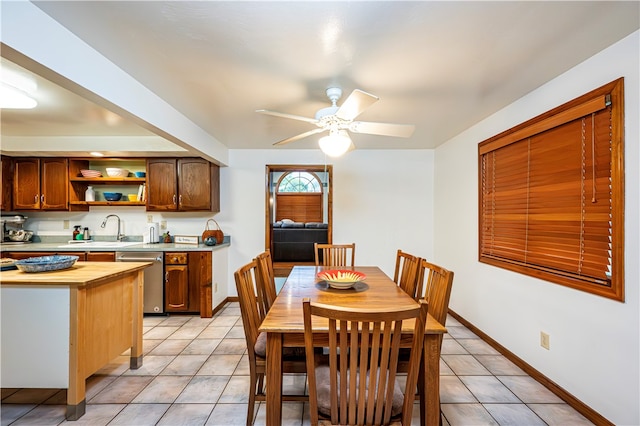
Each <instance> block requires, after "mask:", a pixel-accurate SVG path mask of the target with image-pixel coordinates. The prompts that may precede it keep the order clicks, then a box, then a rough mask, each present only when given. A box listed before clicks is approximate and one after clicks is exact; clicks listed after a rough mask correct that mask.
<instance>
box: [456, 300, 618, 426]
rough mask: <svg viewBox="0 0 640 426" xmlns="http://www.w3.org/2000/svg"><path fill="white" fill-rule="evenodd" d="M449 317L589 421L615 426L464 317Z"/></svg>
mask: <svg viewBox="0 0 640 426" xmlns="http://www.w3.org/2000/svg"><path fill="white" fill-rule="evenodd" d="M449 315H451V316H452V317H453V318H455V319H456V320H457V321H458V322H460V324H462V325H464V326H465V327H467V328H468V329H469V330H471V331H472V332H473V333H474V334H476V335H477V336H478V337H480V338H481V339H482V340H484V341H485V342H486V343H488V344H489V346H491V347H492V348H494V349H495V350H497V351H498V352H500V353H501V354H502V355H503V356H504V357H505V358H507V359H508V360H509V361H511V362H513V363H514V364H515V365H517V366H518V367H519V368H520V369H522V371H524V372H525V373H527V374H528V375H529V376H531V378H533V379H534V380H536V381H537V382H538V383H540V384H541V385H542V386H544V387H546V388H547V389H549V390H550V391H551V392H553V393H554V394H555V395H556V396H557V397H558V398H560V399H562V400H563V401H564V402H566V403H567V405H569V406H570V407H572V408H574V409H575V410H576V411H577V412H579V413H580V414H582V415H583V416H584V417H586V418H587V419H588V420H589V421H591V422H593V423H594V424H597V425H608V426H613V425H614V424H613V423H612V422H610V421H609V420H607V419H606V418H604V417H603V416H602V415H601V414H600V413H598V412H597V411H595V410H594V409H593V408H591V407H589V406H588V405H586V404H585V403H584V402H582V401H580V400H579V399H578V398H576V397H575V396H573V395H572V394H570V393H569V392H567V391H566V390H565V389H564V388H562V387H561V386H560V385H558V384H557V383H555V382H554V381H553V380H551V379H549V378H548V377H547V376H545V375H544V374H542V373H541V372H539V371H538V370H536V369H535V368H533V367H532V366H531V365H529V364H527V363H526V362H525V361H524V360H522V359H521V358H519V357H518V356H517V355H515V354H514V353H513V352H511V351H510V350H509V349H507V348H505V347H504V346H502V345H501V344H500V343H498V342H497V341H495V340H493V339H492V338H491V337H490V336H489V335H488V334H486V333H485V332H483V331H482V330H480V329H479V328H477V327H476V326H475V325H473V324H472V323H470V322H469V321H467V320H466V319H464V318H463V317H462V316H460V315H459V314H457V313H456V312H454V311H452V310H451V309H449Z"/></svg>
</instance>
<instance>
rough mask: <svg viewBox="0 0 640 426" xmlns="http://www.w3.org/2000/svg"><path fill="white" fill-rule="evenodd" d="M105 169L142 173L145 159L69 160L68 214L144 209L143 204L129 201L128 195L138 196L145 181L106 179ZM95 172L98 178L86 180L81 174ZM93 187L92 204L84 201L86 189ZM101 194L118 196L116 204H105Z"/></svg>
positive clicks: (136, 179)
mask: <svg viewBox="0 0 640 426" xmlns="http://www.w3.org/2000/svg"><path fill="white" fill-rule="evenodd" d="M107 167H117V168H122V169H126V170H129V172H136V171H145V161H144V159H133V160H132V159H118V158H107V159H101V160H96V161H92V160H87V159H70V160H69V209H70V210H71V211H88V210H89V206H118V207H122V206H144V205H145V202H144V201H142V200H141V201H129V199H128V198H127V194H138V192H139V191H138V190H139V188H140V185H145V184H146V178H144V177H142V178H138V177H135V176H133V174H132V173H130V176H128V177H109V176H108V175H107V173H106V168H107ZM86 169H90V170H98V171H100V172H101V174H102V176H101V177H96V178H85V177H83V176H82V173H81V172H80V171H81V170H86ZM89 186H92V187H93V188H94V190H96V193H97V198H96V200H95V201H86V200H85V192H86V190H87V187H89ZM104 192H121V193H122V198H121V199H120V200H119V201H106V200H104V199H103V197H102V196H101V195H100V194H101V193H104Z"/></svg>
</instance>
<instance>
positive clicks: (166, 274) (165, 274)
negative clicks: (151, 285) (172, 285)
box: [164, 272, 169, 283]
mask: <svg viewBox="0 0 640 426" xmlns="http://www.w3.org/2000/svg"><path fill="white" fill-rule="evenodd" d="M164 282H165V283H169V273H168V272H165V273H164Z"/></svg>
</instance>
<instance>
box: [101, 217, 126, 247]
mask: <svg viewBox="0 0 640 426" xmlns="http://www.w3.org/2000/svg"><path fill="white" fill-rule="evenodd" d="M110 217H115V218H116V219H118V234H116V240H117V241H122V239H123V238H124V234H121V233H120V216H118V215H117V214H110V215H107V217H105V218H104V220H103V221H102V225H100V228H104V227H105V226H106V225H107V220H109V218H110Z"/></svg>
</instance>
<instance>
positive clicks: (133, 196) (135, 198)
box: [127, 194, 138, 201]
mask: <svg viewBox="0 0 640 426" xmlns="http://www.w3.org/2000/svg"><path fill="white" fill-rule="evenodd" d="M127 199H128V200H129V201H138V194H127Z"/></svg>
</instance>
